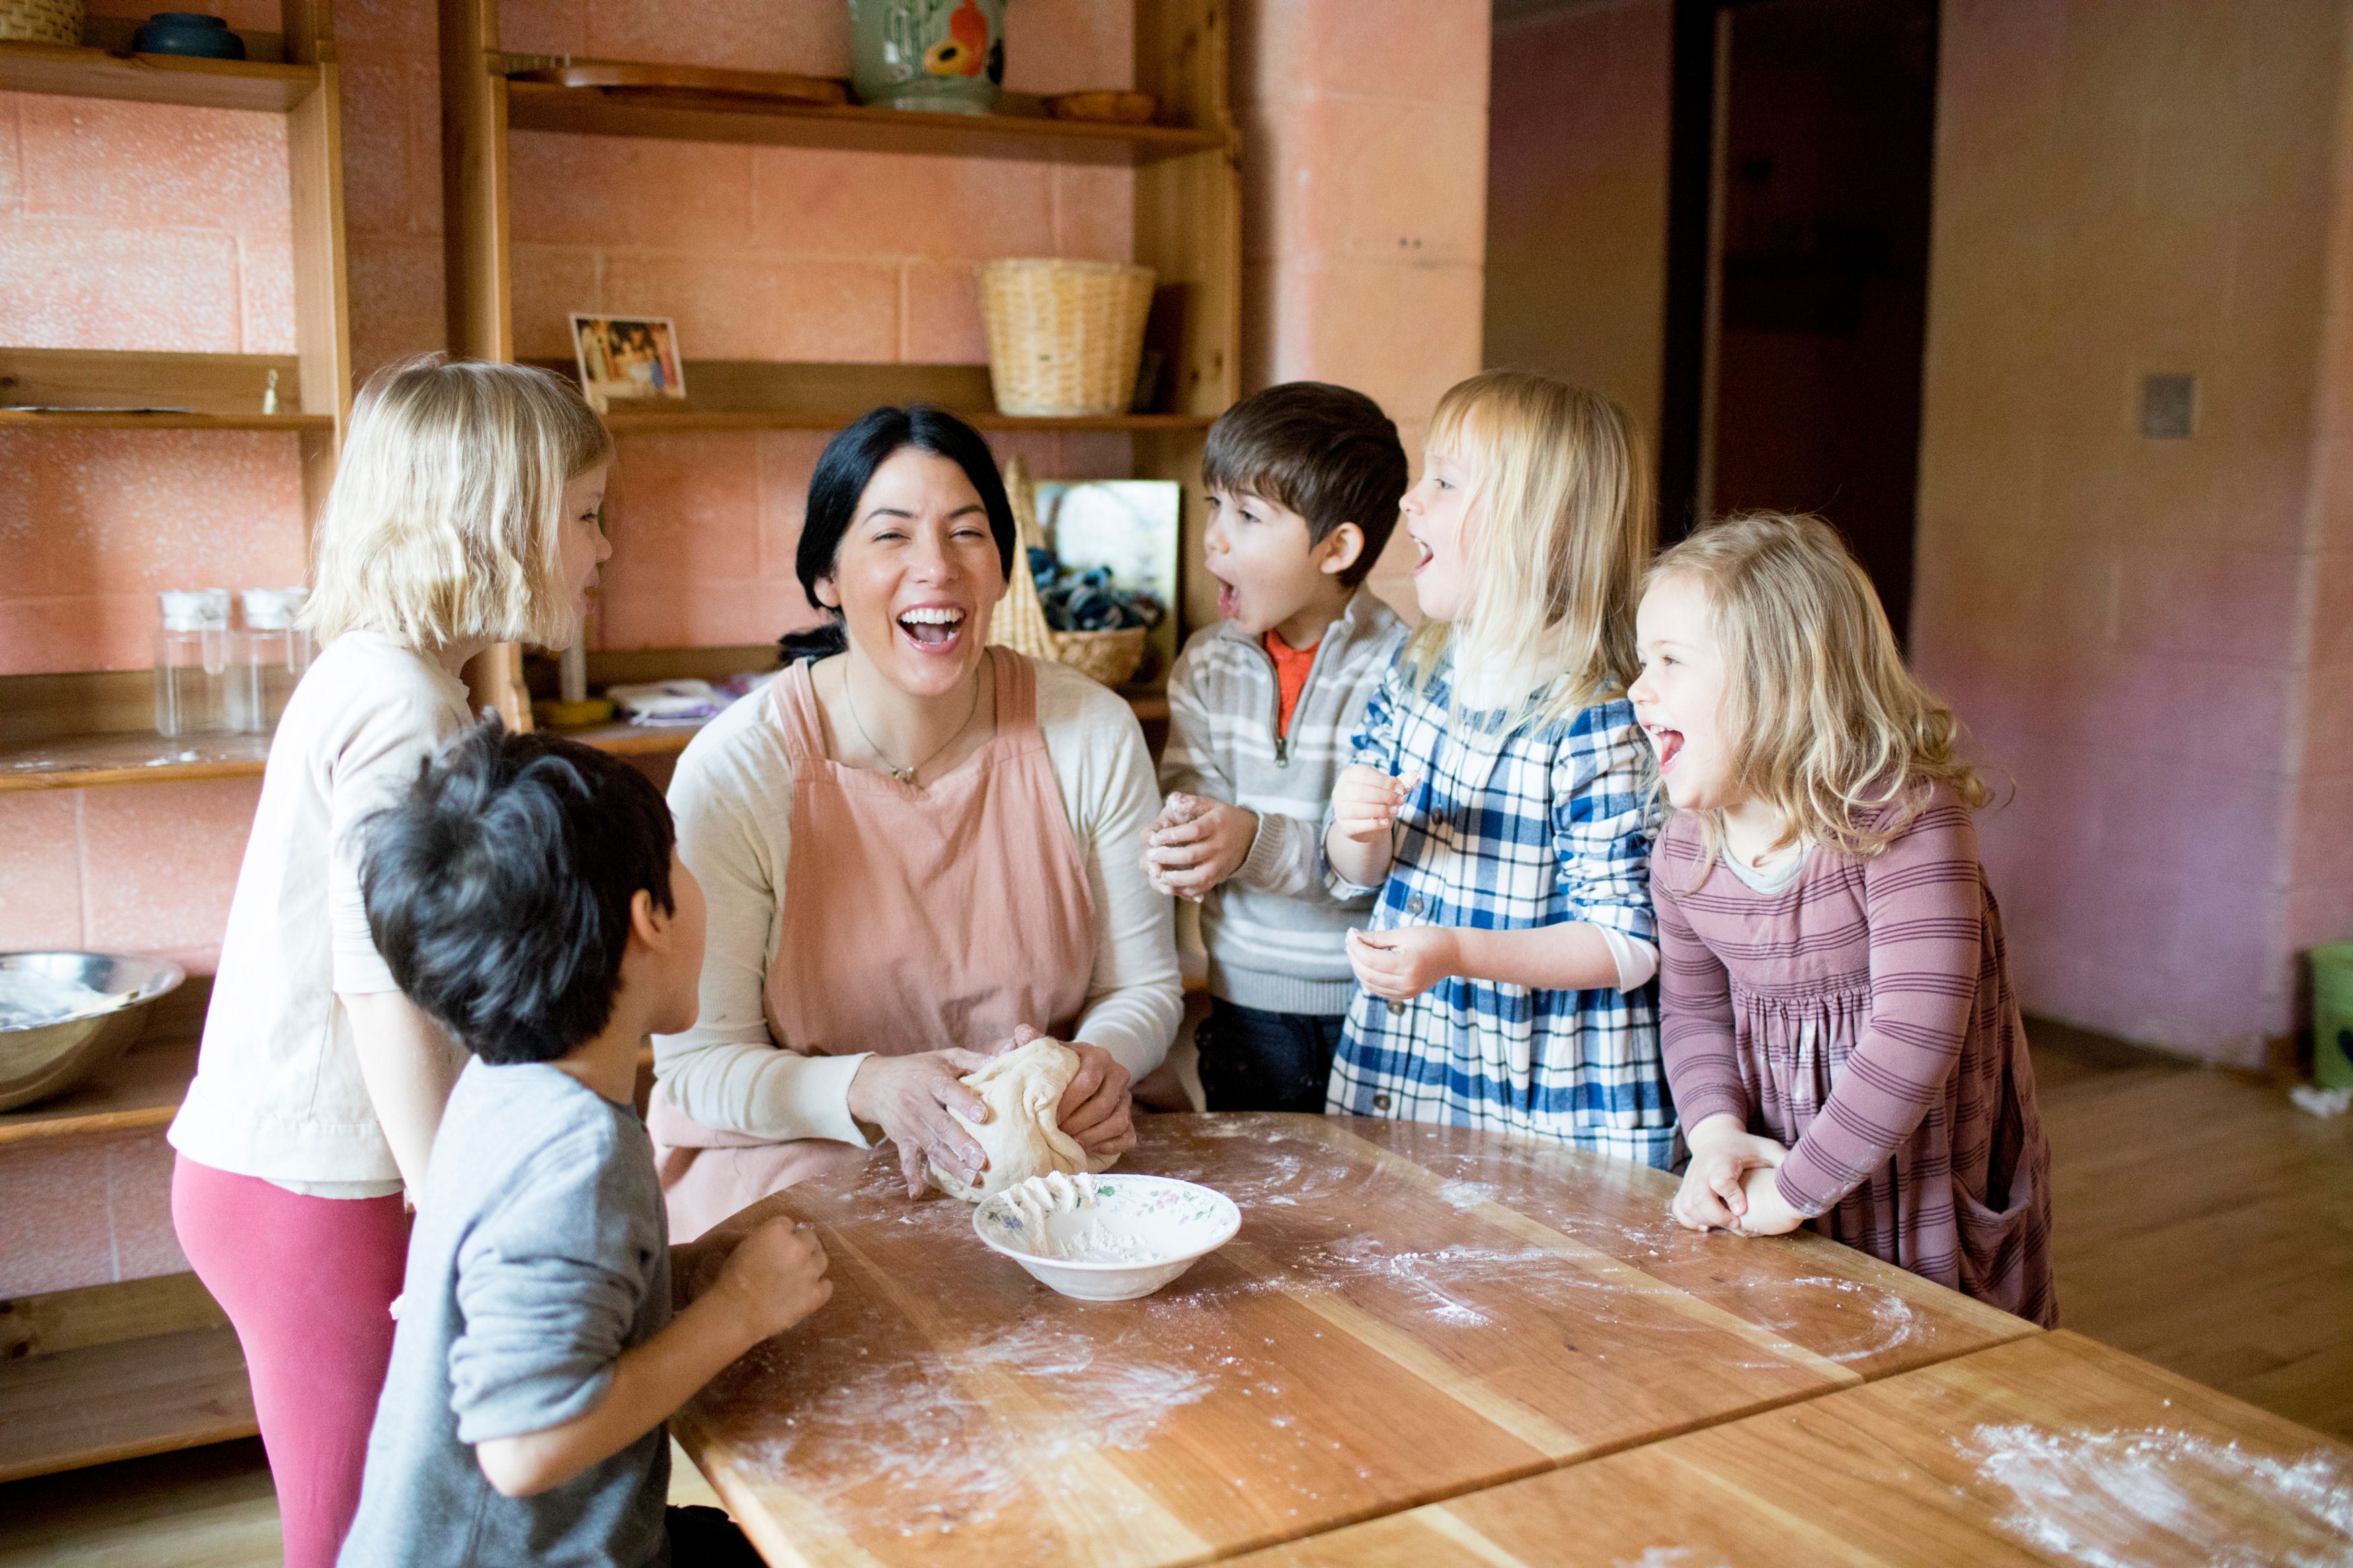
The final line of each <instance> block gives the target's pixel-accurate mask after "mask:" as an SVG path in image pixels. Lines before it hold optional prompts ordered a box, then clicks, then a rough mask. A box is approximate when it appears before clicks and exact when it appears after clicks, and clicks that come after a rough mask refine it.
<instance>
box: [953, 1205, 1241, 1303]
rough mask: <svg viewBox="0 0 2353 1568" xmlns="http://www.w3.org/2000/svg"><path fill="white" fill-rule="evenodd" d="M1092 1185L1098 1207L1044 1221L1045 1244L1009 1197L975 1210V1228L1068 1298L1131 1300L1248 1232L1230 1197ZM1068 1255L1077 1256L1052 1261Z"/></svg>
mask: <svg viewBox="0 0 2353 1568" xmlns="http://www.w3.org/2000/svg"><path fill="white" fill-rule="evenodd" d="M1087 1181H1088V1183H1089V1184H1090V1186H1091V1187H1092V1191H1093V1193H1094V1199H1095V1201H1094V1202H1093V1203H1092V1205H1088V1206H1087V1207H1084V1208H1074V1209H1069V1210H1064V1211H1060V1212H1058V1213H1054V1214H1050V1215H1046V1216H1045V1234H1044V1236H1043V1237H1040V1236H1039V1234H1038V1230H1037V1227H1036V1226H1035V1225H1033V1224H1032V1223H1031V1222H1030V1221H1029V1219H1027V1218H1025V1217H1024V1216H1023V1215H1020V1214H1018V1213H1017V1212H1015V1209H1014V1205H1011V1204H1010V1203H1008V1201H1007V1194H1003V1193H999V1194H997V1195H996V1196H995V1197H993V1198H988V1199H986V1200H985V1201H983V1202H982V1204H981V1205H980V1206H979V1207H977V1208H976V1209H975V1210H973V1214H972V1228H973V1229H974V1230H975V1231H976V1232H978V1233H979V1236H980V1239H981V1240H982V1241H984V1242H986V1243H987V1245H988V1246H989V1247H991V1248H992V1249H993V1250H995V1251H997V1252H1001V1253H1003V1254H1005V1256H1006V1257H1008V1258H1011V1259H1013V1261H1014V1262H1016V1263H1018V1264H1019V1265H1021V1267H1022V1268H1026V1269H1028V1270H1029V1272H1030V1273H1031V1274H1032V1275H1034V1276H1035V1277H1036V1278H1037V1279H1039V1280H1040V1281H1041V1282H1042V1283H1044V1284H1046V1285H1049V1286H1051V1287H1052V1288H1053V1289H1057V1290H1059V1291H1060V1292H1061V1293H1062V1294H1063V1295H1065V1296H1074V1297H1076V1298H1078V1299H1079V1300H1082V1301H1130V1300H1134V1299H1135V1298H1136V1297H1138V1296H1149V1295H1151V1294H1152V1293H1153V1292H1154V1291H1155V1290H1157V1289H1160V1288H1161V1287H1162V1286H1163V1285H1166V1284H1167V1283H1168V1282H1169V1281H1170V1280H1172V1279H1176V1277H1177V1276H1178V1275H1180V1274H1182V1273H1184V1272H1185V1270H1187V1268H1191V1267H1192V1266H1193V1264H1194V1262H1195V1261H1196V1260H1197V1259H1198V1258H1206V1257H1207V1256H1208V1255H1209V1254H1210V1253H1212V1252H1215V1251H1216V1250H1217V1249H1218V1248H1219V1247H1223V1246H1224V1245H1225V1244H1226V1243H1227V1242H1229V1241H1231V1240H1232V1239H1233V1238H1234V1233H1235V1232H1236V1231H1238V1230H1240V1229H1241V1226H1242V1211H1241V1210H1240V1209H1238V1208H1236V1207H1235V1206H1234V1201H1233V1200H1232V1199H1231V1198H1229V1197H1228V1196H1226V1194H1223V1193H1220V1192H1217V1191H1214V1190H1212V1189H1211V1188H1208V1187H1204V1186H1198V1185H1196V1184H1193V1183H1191V1182H1180V1181H1177V1180H1176V1179H1175V1178H1174V1177H1170V1176H1124V1175H1109V1176H1090V1177H1088V1178H1087ZM1041 1243H1042V1245H1041ZM1065 1253H1067V1254H1072V1255H1074V1256H1071V1257H1061V1256H1048V1255H1049V1254H1065Z"/></svg>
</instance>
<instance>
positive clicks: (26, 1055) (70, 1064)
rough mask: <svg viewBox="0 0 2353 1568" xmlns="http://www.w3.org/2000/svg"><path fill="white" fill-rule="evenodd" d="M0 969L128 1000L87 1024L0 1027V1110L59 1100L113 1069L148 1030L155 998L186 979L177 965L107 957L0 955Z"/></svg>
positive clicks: (71, 1020) (95, 954) (69, 1021)
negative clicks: (124, 995)
mask: <svg viewBox="0 0 2353 1568" xmlns="http://www.w3.org/2000/svg"><path fill="white" fill-rule="evenodd" d="M0 969H17V970H30V971H32V972H34V973H38V974H43V975H46V976H47V977H49V978H50V979H53V980H70V981H76V982H79V984H83V985H87V986H89V987H90V989H91V990H92V991H101V992H106V993H109V994H113V993H117V992H129V993H130V995H129V996H128V997H127V998H126V999H125V1000H124V1001H123V1002H122V1003H121V1005H119V1006H116V1007H112V1008H110V1009H108V1010H107V1011H106V1012H103V1013H97V1014H92V1015H91V1016H89V1017H84V1018H69V1019H67V1020H65V1021H64V1022H63V1023H58V1024H36V1025H33V1026H29V1027H26V1028H18V1029H10V1028H0V1110H15V1109H16V1107H18V1106H20V1105H30V1104H31V1103H32V1102H33V1101H35V1100H47V1099H48V1098H49V1097H50V1096H51V1095H53V1094H63V1093H64V1092H65V1091H66V1090H68V1089H71V1088H73V1087H74V1086H75V1085H76V1084H79V1083H80V1082H82V1081H83V1080H84V1079H88V1078H90V1076H91V1075H92V1074H94V1073H99V1072H102V1071H104V1070H105V1069H106V1068H109V1067H111V1066H112V1065H113V1064H114V1061H115V1058H118V1057H120V1056H121V1055H122V1053H123V1052H124V1051H127V1050H129V1049H130V1048H131V1042H132V1041H133V1040H135V1039H137V1038H138V1037H139V1036H140V1033H141V1031H142V1030H143V1029H145V1028H146V1027H147V1016H148V1014H149V1013H150V1012H152V1011H153V1008H154V1005H155V1003H156V1001H157V999H158V998H160V997H163V996H164V995H166V994H169V993H171V992H172V991H174V990H176V989H177V988H178V986H179V984H180V982H182V981H184V980H185V979H186V978H187V977H188V974H187V971H185V970H184V969H182V968H181V967H180V966H179V965H178V964H176V963H166V962H165V961H164V960H163V959H160V958H119V957H116V956H115V955H114V954H112V953H107V952H0Z"/></svg>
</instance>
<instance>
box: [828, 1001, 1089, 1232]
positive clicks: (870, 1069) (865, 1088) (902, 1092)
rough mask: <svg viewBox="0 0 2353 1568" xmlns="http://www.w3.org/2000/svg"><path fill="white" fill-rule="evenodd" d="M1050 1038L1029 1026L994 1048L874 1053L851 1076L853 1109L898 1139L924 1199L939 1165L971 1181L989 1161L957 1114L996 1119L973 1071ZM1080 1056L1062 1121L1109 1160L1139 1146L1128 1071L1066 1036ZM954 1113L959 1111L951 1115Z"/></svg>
mask: <svg viewBox="0 0 2353 1568" xmlns="http://www.w3.org/2000/svg"><path fill="white" fill-rule="evenodd" d="M1043 1038H1046V1036H1045V1035H1044V1034H1042V1033H1041V1032H1040V1031H1039V1030H1037V1029H1033V1028H1031V1027H1030V1026H1029V1025H1027V1024H1024V1025H1022V1026H1020V1027H1018V1028H1017V1029H1015V1030H1014V1031H1013V1037H1012V1038H1010V1039H1008V1040H1007V1041H1006V1042H1005V1043H1004V1044H1003V1045H1001V1046H999V1047H997V1048H996V1049H995V1050H993V1051H989V1052H986V1053H983V1052H980V1051H965V1050H955V1049H949V1050H940V1051H923V1052H920V1053H918V1054H916V1055H914V1056H906V1057H881V1056H875V1057H869V1058H866V1059H865V1060H864V1061H862V1062H860V1064H859V1066H858V1072H857V1074H856V1076H854V1077H853V1078H851V1079H850V1080H849V1114H850V1115H852V1116H854V1117H856V1118H857V1119H858V1120H859V1121H862V1122H865V1123H867V1124H868V1125H870V1126H874V1127H880V1128H881V1130H882V1135H883V1136H884V1137H885V1138H888V1139H890V1140H891V1142H892V1143H894V1144H896V1145H898V1149H899V1171H900V1173H901V1174H902V1175H903V1176H904V1177H905V1178H906V1180H907V1195H908V1196H909V1197H911V1198H913V1197H921V1196H922V1195H923V1188H924V1185H925V1184H926V1180H927V1173H928V1172H929V1171H930V1168H931V1167H932V1166H934V1165H938V1166H939V1167H940V1168H941V1169H943V1170H944V1171H947V1172H949V1173H952V1174H954V1175H955V1176H956V1177H958V1178H959V1179H961V1180H963V1181H965V1182H974V1181H976V1180H977V1179H978V1177H979V1175H980V1173H981V1170H982V1167H983V1166H984V1165H985V1164H986V1163H987V1156H986V1155H985V1154H984V1153H983V1152H982V1151H981V1147H980V1144H979V1143H978V1142H976V1141H975V1140H974V1138H973V1136H972V1134H971V1133H970V1132H969V1131H966V1130H965V1128H964V1127H962V1126H960V1125H958V1124H957V1121H956V1118H957V1117H959V1116H961V1117H962V1118H964V1120H965V1121H969V1122H971V1123H973V1124H974V1125H975V1126H978V1125H980V1124H981V1123H984V1122H986V1121H987V1120H988V1118H989V1110H988V1105H987V1102H986V1101H985V1100H982V1099H981V1098H980V1096H979V1095H977V1094H975V1093H974V1092H973V1091H972V1090H971V1089H967V1088H966V1087H965V1083H964V1079H965V1074H967V1073H974V1072H978V1071H979V1070H980V1069H981V1068H984V1067H986V1066H987V1065H988V1063H989V1061H990V1059H991V1058H995V1057H999V1056H1002V1055H1004V1054H1005V1053H1006V1052H1008V1051H1010V1050H1015V1049H1018V1047H1022V1046H1026V1045H1028V1044H1029V1042H1030V1041H1032V1040H1037V1039H1043ZM1062 1044H1063V1045H1064V1046H1066V1047H1068V1048H1069V1049H1070V1050H1071V1052H1073V1053H1074V1054H1075V1055H1076V1056H1077V1057H1078V1058H1079V1070H1078V1071H1077V1072H1075V1073H1072V1074H1071V1082H1070V1087H1069V1088H1067V1089H1064V1090H1063V1091H1062V1101H1061V1105H1060V1109H1059V1110H1058V1111H1057V1113H1056V1118H1055V1120H1056V1123H1057V1125H1059V1126H1060V1128H1061V1130H1062V1131H1064V1132H1065V1133H1067V1134H1069V1135H1070V1136H1071V1138H1072V1139H1073V1140H1075V1141H1076V1142H1078V1144H1079V1146H1080V1147H1081V1148H1082V1149H1084V1150H1085V1151H1086V1152H1087V1153H1088V1155H1089V1157H1090V1158H1092V1159H1094V1160H1098V1161H1102V1162H1103V1163H1109V1162H1110V1161H1111V1160H1113V1159H1114V1158H1116V1157H1117V1156H1119V1155H1121V1154H1124V1153H1125V1152H1127V1151H1128V1150H1130V1149H1132V1148H1134V1146H1135V1110H1134V1100H1133V1099H1132V1097H1131V1096H1130V1095H1129V1093H1128V1071H1127V1069H1126V1068H1124V1067H1122V1066H1120V1064H1119V1059H1118V1058H1115V1057H1113V1055H1112V1054H1111V1053H1110V1052H1109V1051H1107V1050H1104V1049H1103V1047H1101V1046H1091V1045H1088V1044H1087V1043H1086V1042H1085V1041H1083V1040H1065V1041H1063V1042H1062ZM951 1112H953V1113H954V1114H951Z"/></svg>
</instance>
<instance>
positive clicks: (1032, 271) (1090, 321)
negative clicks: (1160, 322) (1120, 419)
mask: <svg viewBox="0 0 2353 1568" xmlns="http://www.w3.org/2000/svg"><path fill="white" fill-rule="evenodd" d="M978 271H979V274H980V314H981V319H982V321H984V322H985V323H986V324H987V328H988V380H989V384H990V386H991V387H992V388H993V389H994V390H995V392H996V394H997V412H998V413H999V414H1017V415H1024V416H1031V417H1040V418H1069V417H1071V416H1078V415H1089V414H1124V413H1126V412H1127V407H1128V405H1129V404H1130V403H1132V402H1134V399H1135V372H1136V366H1137V365H1138V364H1139V363H1141V362H1142V360H1143V357H1144V323H1145V318H1146V317H1148V316H1150V315H1151V314H1152V283H1153V279H1154V276H1155V274H1154V273H1153V270H1152V268H1149V267H1131V266H1128V265H1127V264H1126V263H1124V262H1118V261H1061V260H1056V259H1051V258H1048V259H1039V260H1016V261H984V262H982V263H981V264H980V267H979V268H978Z"/></svg>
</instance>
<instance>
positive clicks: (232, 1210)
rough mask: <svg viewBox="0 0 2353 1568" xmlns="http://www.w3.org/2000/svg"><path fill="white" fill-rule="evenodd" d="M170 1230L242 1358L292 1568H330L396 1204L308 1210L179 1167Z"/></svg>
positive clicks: (402, 1257) (313, 1202)
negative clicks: (224, 1318) (230, 1328)
mask: <svg viewBox="0 0 2353 1568" xmlns="http://www.w3.org/2000/svg"><path fill="white" fill-rule="evenodd" d="M172 1226H173V1228H174V1229H175V1230H177V1231H178V1232H179V1233H180V1248H181V1250H182V1251H184V1252H185V1253H186V1254H187V1255H188V1261H189V1262H190V1263H191V1264H193V1265H194V1266H195V1270H196V1278H197V1279H201V1280H203V1281H204V1283H205V1288H206V1289H208V1290H210V1291H211V1292H212V1293H213V1299H214V1300H216V1301H218V1302H219V1303H220V1304H221V1307H222V1310H225V1311H227V1313H228V1321H230V1322H231V1323H232V1324H234V1325H235V1326H236V1329H237V1342H238V1343H239V1344H241V1345H242V1346H243V1347H244V1349H245V1367H246V1375H247V1376H248V1378H250V1379H251V1380H252V1383H253V1410H254V1415H255V1416H256V1417H257V1418H258V1420H259V1423H260V1426H261V1442H262V1446H263V1447H264V1448H265V1449H267V1450H268V1452H269V1477H270V1479H271V1480H272V1481H273V1482H274V1483H276V1486H277V1489H278V1522H279V1530H280V1533H281V1534H282V1535H283V1536H284V1538H285V1543H286V1568H332V1565H333V1563H334V1561H335V1553H336V1552H338V1551H339V1550H341V1548H342V1546H343V1531H346V1530H348V1529H350V1528H351V1522H352V1515H353V1513H354V1512H355V1511H356V1510H358V1508H359V1504H360V1472H361V1470H362V1469H363V1468H364V1466H365V1464H366V1461H367V1439H368V1428H369V1426H372V1425H373V1424H374V1423H375V1402H376V1395H377V1394H381V1393H383V1392H384V1369H385V1363H386V1362H388V1361H389V1360H391V1358H392V1328H393V1323H392V1314H391V1311H390V1308H391V1305H392V1300H393V1298H394V1297H396V1296H397V1295H399V1294H400V1277H401V1271H402V1269H403V1268H404V1267H406V1261H407V1257H408V1215H407V1214H406V1211H405V1210H404V1209H403V1208H402V1206H401V1202H400V1199H399V1198H397V1197H387V1198H309V1197H304V1196H302V1195H301V1194H298V1193H290V1192H288V1191H287V1190H286V1189H285V1188H283V1187H278V1186H272V1185H271V1184H269V1183H268V1182H265V1181H262V1180H260V1179H259V1177H255V1176H238V1175H232V1174H230V1173H228V1172H227V1171H216V1170H215V1169H213V1168H212V1167H211V1166H209V1165H199V1164H197V1163H195V1161H194V1160H190V1159H188V1158H186V1157H185V1156H182V1157H180V1158H179V1159H177V1160H175V1161H174V1163H173V1166H172Z"/></svg>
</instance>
